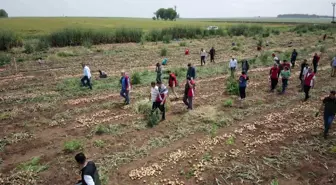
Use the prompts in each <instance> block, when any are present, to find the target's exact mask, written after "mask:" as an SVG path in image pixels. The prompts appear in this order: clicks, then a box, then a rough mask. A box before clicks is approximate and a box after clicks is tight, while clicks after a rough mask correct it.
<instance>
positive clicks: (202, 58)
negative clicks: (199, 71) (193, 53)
mask: <svg viewBox="0 0 336 185" xmlns="http://www.w3.org/2000/svg"><path fill="white" fill-rule="evenodd" d="M206 56H207V53H206V51H205V50H204V49H203V48H202V49H201V66H203V64H204V65H205V57H206Z"/></svg>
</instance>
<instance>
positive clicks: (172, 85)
mask: <svg viewBox="0 0 336 185" xmlns="http://www.w3.org/2000/svg"><path fill="white" fill-rule="evenodd" d="M168 72H169V80H168V85H169V87H170V89H171V91H172V92H173V93H174V95H175V98H176V99H178V96H177V94H176V91H175V88H176V87H177V86H178V83H177V78H176V75H175V73H173V72H171V71H168Z"/></svg>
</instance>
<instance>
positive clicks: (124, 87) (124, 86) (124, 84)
mask: <svg viewBox="0 0 336 185" xmlns="http://www.w3.org/2000/svg"><path fill="white" fill-rule="evenodd" d="M120 83H121V91H120V96H122V97H123V98H125V104H126V105H129V104H130V97H129V92H130V90H131V82H130V79H129V77H128V76H127V75H126V72H125V71H122V72H121V79H120Z"/></svg>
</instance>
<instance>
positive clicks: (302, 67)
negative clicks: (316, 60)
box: [299, 59, 308, 84]
mask: <svg viewBox="0 0 336 185" xmlns="http://www.w3.org/2000/svg"><path fill="white" fill-rule="evenodd" d="M307 64H308V63H307V60H306V59H304V60H303V62H302V63H301V70H300V75H299V80H300V84H302V83H303V82H302V81H303V77H304V75H303V71H304V69H305V67H306V66H307Z"/></svg>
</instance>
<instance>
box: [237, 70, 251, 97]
mask: <svg viewBox="0 0 336 185" xmlns="http://www.w3.org/2000/svg"><path fill="white" fill-rule="evenodd" d="M248 80H249V77H248V76H247V75H246V73H245V71H243V72H242V74H241V76H240V77H239V94H240V100H244V99H245V98H246V86H247V81H248Z"/></svg>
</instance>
